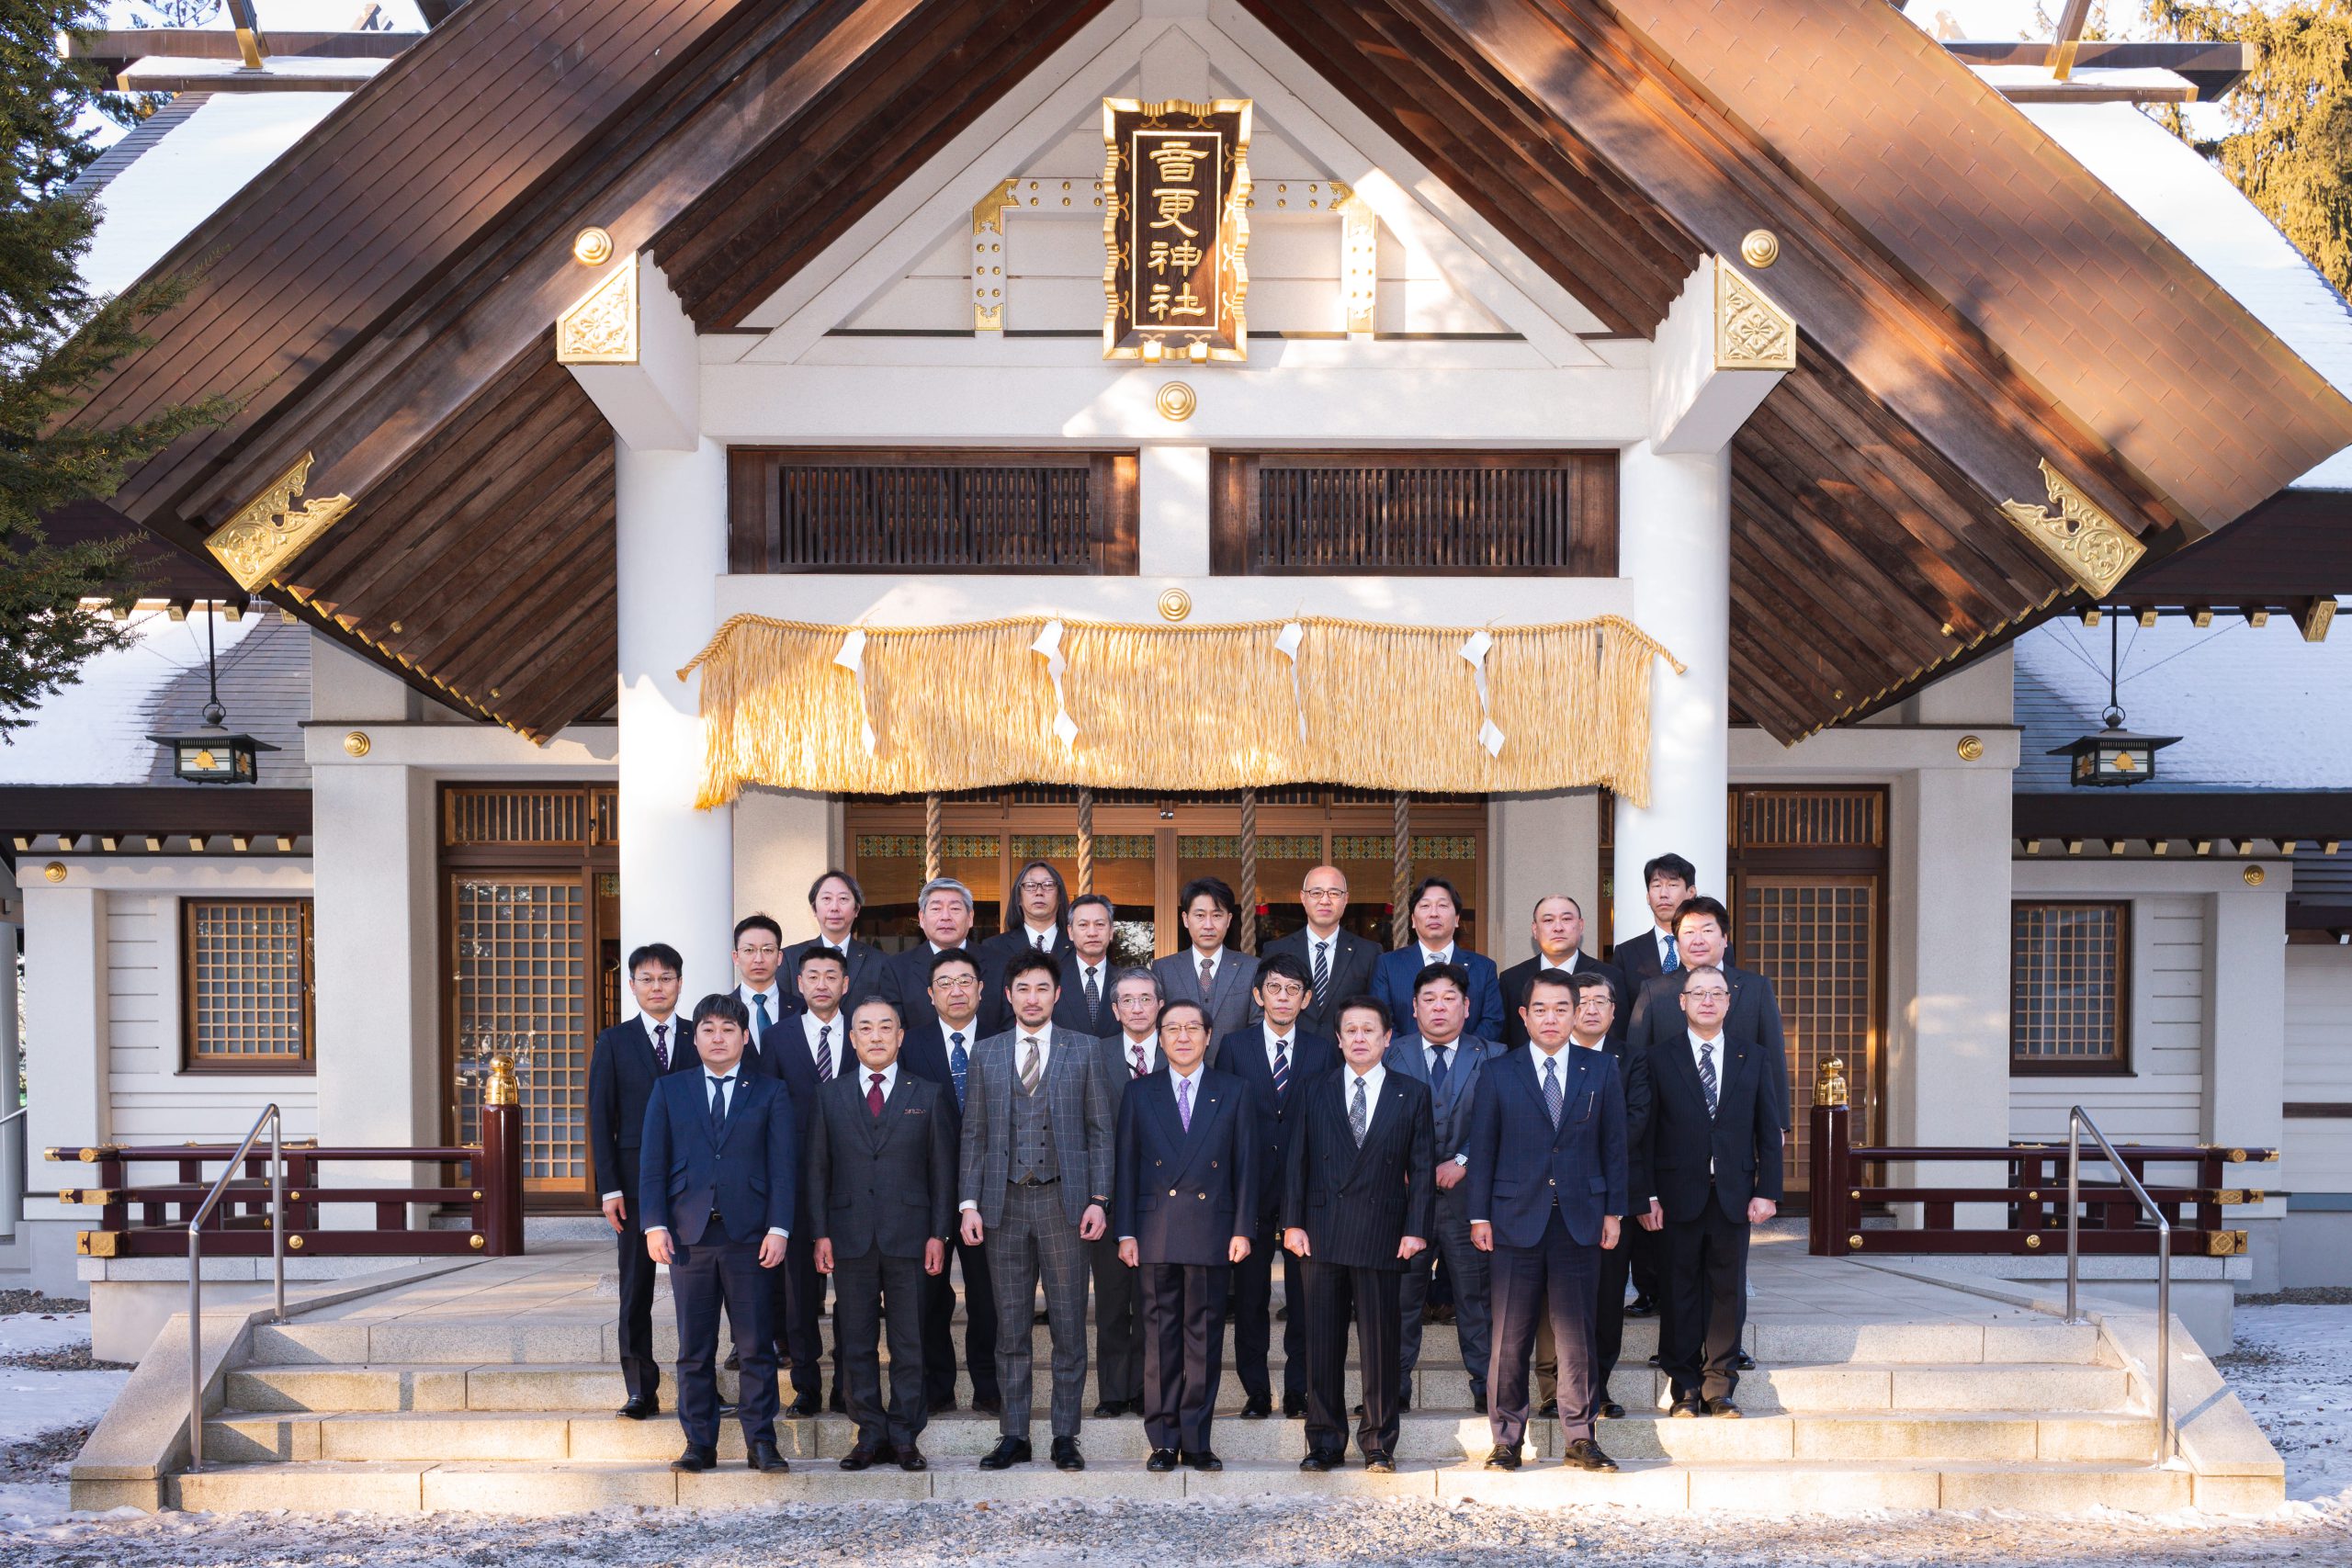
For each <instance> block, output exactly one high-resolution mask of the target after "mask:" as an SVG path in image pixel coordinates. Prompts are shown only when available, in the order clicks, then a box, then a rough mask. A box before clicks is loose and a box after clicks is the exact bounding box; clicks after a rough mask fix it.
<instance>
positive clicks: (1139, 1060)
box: [1131, 1040, 1149, 1077]
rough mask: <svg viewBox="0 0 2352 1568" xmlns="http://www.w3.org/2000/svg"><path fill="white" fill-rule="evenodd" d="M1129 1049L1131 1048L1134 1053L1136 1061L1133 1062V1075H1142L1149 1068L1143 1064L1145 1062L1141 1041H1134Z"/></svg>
mask: <svg viewBox="0 0 2352 1568" xmlns="http://www.w3.org/2000/svg"><path fill="white" fill-rule="evenodd" d="M1131 1049H1132V1050H1133V1051H1134V1052H1135V1054H1136V1062H1135V1067H1136V1070H1135V1076H1136V1077H1143V1075H1144V1074H1145V1073H1146V1072H1148V1070H1149V1069H1148V1067H1147V1066H1145V1063H1144V1058H1143V1042H1142V1041H1140V1040H1138V1041H1136V1043H1135V1044H1134V1045H1133V1046H1132V1047H1131Z"/></svg>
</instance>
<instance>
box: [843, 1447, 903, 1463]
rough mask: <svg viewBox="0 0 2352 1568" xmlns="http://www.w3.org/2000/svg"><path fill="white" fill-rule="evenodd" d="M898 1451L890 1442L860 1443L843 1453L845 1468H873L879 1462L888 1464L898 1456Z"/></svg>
mask: <svg viewBox="0 0 2352 1568" xmlns="http://www.w3.org/2000/svg"><path fill="white" fill-rule="evenodd" d="M898 1457H899V1456H898V1452H897V1450H894V1449H892V1448H891V1447H890V1445H889V1444H888V1443H860V1444H858V1445H857V1447H855V1448H854V1449H852V1450H849V1452H847V1453H845V1454H843V1455H842V1469H843V1470H871V1469H873V1468H874V1466H875V1465H876V1464H877V1463H883V1464H887V1463H888V1462H889V1461H891V1460H894V1459H896V1458H898Z"/></svg>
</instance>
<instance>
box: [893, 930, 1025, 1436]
mask: <svg viewBox="0 0 2352 1568" xmlns="http://www.w3.org/2000/svg"><path fill="white" fill-rule="evenodd" d="M918 951H920V952H921V953H923V955H924V962H925V963H926V964H928V963H929V962H930V953H931V948H930V947H929V945H928V944H926V945H924V946H922V947H921V948H920V949H918ZM899 956H901V957H903V956H905V955H904V954H900V955H899ZM923 1013H924V1016H925V1017H927V1018H928V1019H929V1020H930V1021H929V1022H928V1023H926V1024H925V1025H924V1026H923V1027H922V1028H921V1029H917V1028H915V1027H914V1025H913V1023H912V1021H910V1022H909V1023H908V1026H907V1035H906V1043H905V1044H904V1045H902V1046H900V1047H899V1070H900V1071H902V1072H909V1073H912V1074H914V1076H915V1077H919V1078H923V1079H926V1080H928V1081H930V1082H932V1083H934V1084H937V1085H938V1086H939V1090H940V1102H941V1107H942V1109H943V1110H944V1111H946V1113H947V1116H948V1118H949V1122H948V1125H949V1127H950V1128H951V1129H952V1130H953V1132H954V1134H955V1136H956V1145H957V1147H958V1149H959V1150H960V1149H961V1147H962V1145H963V1138H964V1098H963V1097H964V1092H965V1091H964V1087H963V1086H962V1085H959V1084H958V1083H957V1082H956V1064H955V1061H954V1059H953V1057H952V1055H951V1054H950V1052H949V1048H948V1042H947V1036H946V1035H945V1034H944V1033H943V1032H941V1029H940V1019H939V1015H938V1014H937V1013H935V1012H933V1011H932V1010H931V1005H930V1003H929V1001H928V1000H926V1001H925V1002H924V1004H923ZM979 1029H980V1021H979V1020H978V1018H977V1017H976V1018H974V1019H973V1020H972V1021H971V1023H970V1025H969V1026H968V1027H967V1028H966V1029H965V1030H963V1031H962V1033H963V1035H964V1052H965V1057H964V1077H965V1080H966V1082H967V1083H968V1082H969V1081H970V1078H971V1053H973V1052H974V1051H977V1050H978V1049H979V1045H980V1036H979ZM958 1158H959V1160H960V1158H961V1156H960V1154H959V1156H958ZM947 1261H948V1267H947V1268H945V1269H942V1270H941V1271H940V1272H939V1273H937V1274H926V1275H924V1276H923V1283H922V1381H923V1394H924V1398H925V1399H926V1401H927V1402H928V1403H929V1404H930V1405H931V1407H932V1408H933V1409H937V1410H953V1409H954V1408H956V1269H957V1267H958V1266H959V1265H960V1267H961V1268H962V1270H963V1275H964V1370H965V1371H967V1373H969V1374H970V1375H971V1379H972V1408H974V1409H975V1410H992V1409H995V1408H996V1407H997V1406H998V1404H1000V1403H1001V1401H1000V1400H999V1399H998V1397H997V1381H996V1296H995V1293H994V1292H991V1291H990V1290H989V1249H988V1244H987V1243H986V1242H982V1243H981V1244H980V1245H979V1246H978V1247H967V1246H966V1245H965V1244H964V1239H963V1237H962V1235H960V1234H959V1232H958V1231H957V1229H956V1227H955V1226H954V1225H952V1224H951V1225H950V1227H949V1229H948V1239H947Z"/></svg>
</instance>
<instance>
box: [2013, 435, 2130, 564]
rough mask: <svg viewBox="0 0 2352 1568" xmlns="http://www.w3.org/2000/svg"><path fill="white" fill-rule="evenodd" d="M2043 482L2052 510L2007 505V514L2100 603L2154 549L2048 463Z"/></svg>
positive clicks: (2044, 464) (2043, 465)
mask: <svg viewBox="0 0 2352 1568" xmlns="http://www.w3.org/2000/svg"><path fill="white" fill-rule="evenodd" d="M2041 478H2042V482H2043V483H2044V484H2045V485H2046V486H2047V487H2048V488H2049V491H2050V504H2049V505H2047V506H2036V505H2032V504H2030V503H2028V502H2022V501H2005V502H2001V514H2002V515H2003V516H2005V517H2007V519H2008V520H2009V521H2010V523H2011V524H2013V525H2016V527H2017V530H2018V532H2019V533H2021V534H2023V535H2024V536H2026V537H2027V538H2029V539H2031V540H2032V541H2033V542H2034V543H2035V544H2036V545H2037V546H2039V547H2041V551H2042V553H2043V554H2044V555H2047V556H2048V557H2049V558H2051V559H2052V560H2053V561H2056V562H2057V563H2058V564H2059V565H2060V566H2061V567H2063V568H2064V569H2065V571H2066V574H2067V575H2068V576H2069V577H2072V578H2073V579H2074V580H2075V581H2076V582H2077V583H2079V584H2081V585H2082V587H2083V588H2084V589H2085V590H2086V591H2087V592H2089V593H2090V594H2091V595H2092V596H2093V597H2094V598H2098V597H2103V596H2105V595H2106V594H2108V593H2109V592H2113V591H2114V588H2115V585H2116V584H2117V583H2118V582H2120V581H2123V576H2124V574H2125V573H2126V572H2128V571H2130V570H2131V569H2132V568H2133V567H2134V566H2136V565H2138V564H2139V560H2140V558H2141V557H2142V556H2143V555H2146V554H2147V553H2148V547H2147V546H2145V545H2143V544H2142V543H2141V542H2140V541H2139V540H2138V539H2136V538H2134V537H2133V536H2131V530H2130V529H2128V528H2126V527H2124V526H2123V525H2121V524H2120V523H2118V522H2117V521H2116V520H2115V519H2114V518H2113V517H2110V516H2109V515H2108V513H2106V511H2105V510H2104V509H2102V508H2101V507H2100V506H2099V505H2098V502H2094V501H2092V500H2091V498H2090V497H2088V496H2086V495H2085V494H2084V493H2083V492H2082V491H2079V490H2076V489H2075V487H2074V485H2072V484H2071V483H2069V482H2068V481H2067V480H2066V479H2064V477H2063V476H2062V475H2060V473H2059V472H2058V470H2057V469H2055V468H2052V467H2051V466H2050V462H2049V459H2047V458H2044V459H2043V460H2042V463H2041Z"/></svg>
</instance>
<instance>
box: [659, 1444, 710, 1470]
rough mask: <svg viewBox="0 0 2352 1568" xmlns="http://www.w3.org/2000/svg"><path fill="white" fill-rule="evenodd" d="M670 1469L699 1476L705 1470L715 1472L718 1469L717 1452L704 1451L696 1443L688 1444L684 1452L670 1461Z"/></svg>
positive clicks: (704, 1449)
mask: <svg viewBox="0 0 2352 1568" xmlns="http://www.w3.org/2000/svg"><path fill="white" fill-rule="evenodd" d="M670 1468H671V1469H672V1470H678V1471H684V1472H685V1473H687V1474H688V1475H695V1474H699V1473H701V1472H703V1471H706V1470H716V1469H718V1450H717V1449H706V1448H704V1447H702V1446H701V1445H699V1444H696V1443H688V1444H687V1445H686V1451H685V1452H684V1453H682V1454H680V1455H679V1456H678V1457H677V1458H676V1459H673V1460H672V1461H670Z"/></svg>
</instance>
